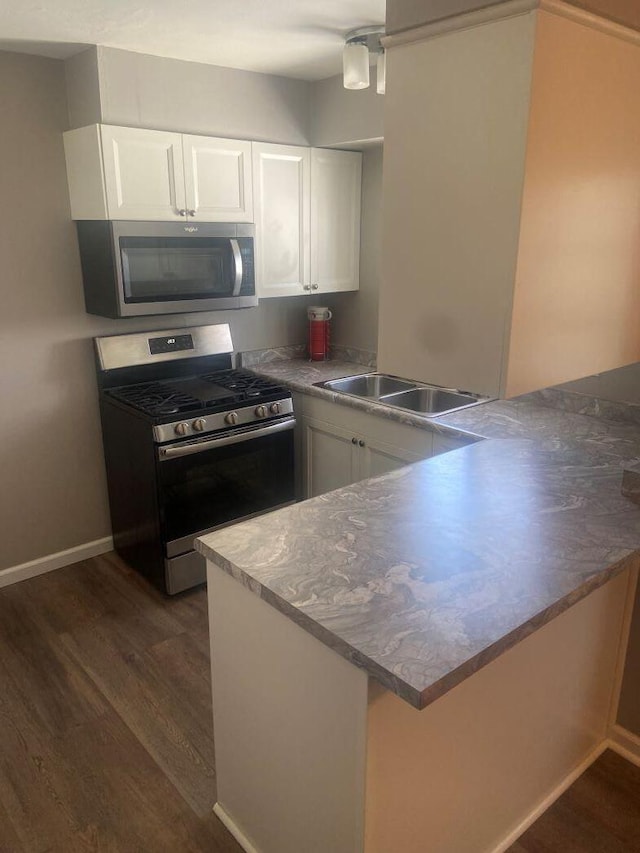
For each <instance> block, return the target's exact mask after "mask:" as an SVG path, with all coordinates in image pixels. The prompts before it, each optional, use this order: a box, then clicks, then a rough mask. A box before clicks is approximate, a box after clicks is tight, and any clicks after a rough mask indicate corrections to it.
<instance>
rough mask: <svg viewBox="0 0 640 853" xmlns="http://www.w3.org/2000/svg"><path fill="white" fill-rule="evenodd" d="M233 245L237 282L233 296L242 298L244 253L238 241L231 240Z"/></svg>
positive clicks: (234, 284)
mask: <svg viewBox="0 0 640 853" xmlns="http://www.w3.org/2000/svg"><path fill="white" fill-rule="evenodd" d="M229 242H230V243H231V251H232V252H233V268H234V269H235V281H234V283H233V292H232V295H233V296H240V290H241V288H242V253H241V252H240V244H239V243H238V241H237V240H234V239H231V240H229Z"/></svg>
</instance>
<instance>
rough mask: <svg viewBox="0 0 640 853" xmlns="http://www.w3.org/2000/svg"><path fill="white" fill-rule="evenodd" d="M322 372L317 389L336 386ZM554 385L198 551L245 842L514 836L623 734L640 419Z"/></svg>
mask: <svg viewBox="0 0 640 853" xmlns="http://www.w3.org/2000/svg"><path fill="white" fill-rule="evenodd" d="M292 365H293V363H290V364H289V365H285V364H284V363H283V365H280V366H271V365H269V366H264V367H263V368H262V369H264V370H265V371H269V372H270V375H276V374H278V373H279V378H280V379H281V380H282V373H283V372H284V371H286V370H289V371H291V370H292ZM293 368H295V365H293ZM315 370H316V369H315V368H309V366H308V365H307V366H303V365H302V364H301V365H300V371H304V376H305V379H304V380H301V379H300V375H301V373H298V374H297V375H298V382H299V383H301V384H299V386H298V390H300V388H301V387H302V386H303V385H305V384H306V386H307V390H308V391H309V392H310V393H313V394H316V395H321V394H323V393H327V392H323V390H322V389H318V388H313V390H312V387H313V386H311V385H310V381H309V380H310V379H312V378H313V377H312V376H311V375H310V373H309V371H311V372H313V371H315ZM291 385H292V386H295V380H292V381H291ZM541 399H542V398H540V397H536V396H535V395H532V396H530V397H527V398H521V399H518V400H514V401H498V402H495V403H487V404H483V405H481V406H478V407H475V408H472V409H468V410H466V411H463V412H459V413H458V414H453V415H449V416H446V417H444V418H440V419H437V427H436V428H437V429H441V430H446V429H447V428H451V429H454V430H457V431H459V432H465V431H466V432H470V433H475V434H476V435H478V436H481V437H482V438H484V439H487V440H485V441H479V442H476V443H474V444H472V445H470V446H468V447H465V448H462V449H459V450H456V451H454V452H452V453H447V454H443V455H441V456H438V457H435V458H432V459H428V460H426V461H424V462H421V463H418V464H417V465H413V466H410V467H407V468H403V469H401V470H398V471H394V472H392V473H390V474H386V475H384V476H382V477H378V478H375V479H372V480H368V481H365V482H361V483H357V484H355V485H352V486H349V487H347V488H343V489H340V490H338V491H335V492H331V493H329V494H327V495H322V496H320V497H318V498H314V499H313V500H310V501H305V502H303V503H301V504H298V505H296V506H293V507H290V508H287V509H284V510H280V511H278V512H275V513H272V514H270V515H268V516H263V517H260V518H256V519H253V520H250V521H247V522H244V523H242V524H238V525H235V526H234V527H231V528H228V529H226V530H222V531H219V532H217V533H213V534H210V535H209V536H207V537H205V538H204V539H203V540H201V541H200V542H199V546H198V547H199V549H200V550H201V551H202V553H204V554H205V555H206V556H207V558H208V561H209V568H208V579H209V601H210V623H211V625H210V627H211V636H212V666H213V684H214V729H215V737H216V762H217V768H218V805H217V806H216V810H217V812H218V814H219V815H220V816H221V817H222V819H223V820H225V822H226V823H227V825H229V826H230V828H232V830H233V831H235V833H236V835H237V837H238V838H239V839H240V840H241V843H243V845H244V846H245V848H246V849H247V850H259V851H264V853H271V851H273V853H275V851H278V853H289V851H291V853H294V851H296V853H297V851H299V850H305V851H308V853H311V851H317V853H328V851H331V853H342V852H343V851H344V853H354V852H355V851H361V850H365V851H367V853H392V851H396V850H402V851H403V853H419V851H420V853H422V851H437V853H480V851H497V850H504V849H506V847H507V846H508V844H510V843H512V842H513V840H514V839H515V838H516V837H517V835H518V834H519V831H520V829H521V828H524V827H523V824H524V823H525V822H526V821H527V820H529V819H530V818H531V817H532V815H533V814H534V813H535V811H536V809H541V808H543V807H544V805H545V802H546V799H547V798H548V797H550V796H552V794H553V791H554V789H556V788H558V787H559V786H561V785H562V784H564V783H565V782H566V780H567V779H568V778H570V777H571V774H572V773H573V772H579V771H580V769H581V768H582V767H584V766H585V764H586V763H588V762H589V761H590V760H591V758H592V757H593V756H594V754H596V753H597V752H598V750H599V749H601V748H602V745H603V743H604V742H605V741H606V737H607V733H608V728H609V725H610V723H611V719H612V716H611V715H612V713H613V711H614V710H615V709H614V704H615V695H616V690H617V686H618V681H619V669H620V666H621V661H622V659H623V654H624V641H625V631H624V627H625V623H626V617H627V616H628V610H629V602H630V600H631V595H632V592H633V586H634V582H635V576H636V574H637V567H638V564H639V555H638V551H637V549H638V545H639V543H640V510H638V507H637V506H636V505H635V504H633V503H631V502H630V501H629V500H628V499H627V498H625V497H623V496H622V495H621V493H620V485H621V476H622V474H621V465H622V464H623V463H624V462H626V461H629V460H632V459H637V457H638V456H639V455H640V441H639V436H638V427H637V426H635V425H633V424H625V423H621V422H613V421H606V420H603V419H599V418H592V417H586V416H583V415H579V414H573V413H570V412H565V411H561V410H559V409H556V408H552V407H550V406H545V405H541V404H540V401H541ZM423 423H424V421H423ZM431 423H433V421H432V422H431ZM231 650H233V654H231ZM612 709H613V710H612Z"/></svg>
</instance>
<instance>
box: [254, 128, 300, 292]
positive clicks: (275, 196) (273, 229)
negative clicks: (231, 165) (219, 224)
mask: <svg viewBox="0 0 640 853" xmlns="http://www.w3.org/2000/svg"><path fill="white" fill-rule="evenodd" d="M253 181H254V189H255V192H254V203H255V214H256V218H255V222H256V291H257V294H258V296H259V297H261V298H264V297H267V296H297V295H300V294H302V293H304V292H305V290H307V291H308V290H309V289H310V278H309V276H310V268H309V265H310V246H309V240H310V224H309V217H310V207H309V193H310V186H311V153H310V149H309V148H299V147H293V146H290V145H270V144H267V143H259V142H254V143H253Z"/></svg>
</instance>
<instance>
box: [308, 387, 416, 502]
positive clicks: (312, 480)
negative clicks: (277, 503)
mask: <svg viewBox="0 0 640 853" xmlns="http://www.w3.org/2000/svg"><path fill="white" fill-rule="evenodd" d="M300 404H301V407H302V411H301V412H300V406H299V409H298V414H299V415H301V430H300V433H299V440H300V442H301V445H302V446H301V449H300V454H299V458H300V459H301V461H302V472H303V475H302V493H303V496H304V497H305V498H311V497H315V496H316V495H322V494H325V493H326V492H330V491H332V490H333V489H339V488H341V487H342V486H348V485H350V484H351V483H355V482H357V481H359V480H366V479H367V478H369V477H375V476H377V475H379V474H385V473H387V472H389V471H394V470H395V469H396V468H402V467H403V466H404V465H408V464H410V463H412V462H419V461H420V460H421V459H426V458H428V457H429V456H431V453H432V441H433V435H432V433H431V431H430V430H428V429H419V428H417V427H410V426H406V425H405V424H401V423H394V422H393V421H391V420H389V419H388V418H383V417H378V416H376V415H370V414H367V413H365V412H359V411H357V410H356V409H352V408H350V407H347V406H340V405H338V404H336V403H329V402H327V401H325V400H319V399H317V398H315V397H310V396H304V397H302V398H301V400H300Z"/></svg>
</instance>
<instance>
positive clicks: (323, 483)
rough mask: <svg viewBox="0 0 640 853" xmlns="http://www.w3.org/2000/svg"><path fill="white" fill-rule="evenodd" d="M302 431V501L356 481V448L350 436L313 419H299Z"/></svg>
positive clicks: (338, 428)
mask: <svg viewBox="0 0 640 853" xmlns="http://www.w3.org/2000/svg"><path fill="white" fill-rule="evenodd" d="M302 429H303V454H304V496H305V497H306V498H314V497H316V495H324V494H325V493H326V492H331V491H333V489H340V488H342V486H349V485H350V484H351V483H354V482H355V481H356V480H358V479H360V477H359V471H358V461H359V454H358V450H359V448H358V445H357V441H356V439H355V436H354V434H353V432H351V431H349V430H345V429H342V428H341V427H338V426H334V424H330V423H327V422H326V421H317V420H314V419H313V418H303V419H302ZM354 442H356V443H354Z"/></svg>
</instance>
